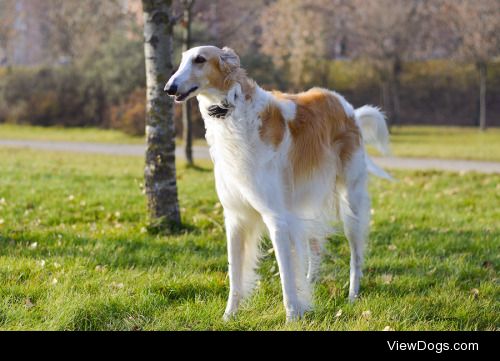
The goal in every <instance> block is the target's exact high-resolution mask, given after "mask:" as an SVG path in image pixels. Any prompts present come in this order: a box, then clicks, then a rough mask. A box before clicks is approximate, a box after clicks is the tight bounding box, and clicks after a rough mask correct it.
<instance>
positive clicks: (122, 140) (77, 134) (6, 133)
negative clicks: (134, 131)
mask: <svg viewBox="0 0 500 361" xmlns="http://www.w3.org/2000/svg"><path fill="white" fill-rule="evenodd" d="M0 139H22V140H53V141H64V142H92V143H118V144H144V138H143V137H133V136H130V135H127V134H125V133H123V132H121V131H119V130H113V129H100V128H93V127H86V128H80V127H76V128H63V127H39V126H32V125H15V124H0Z"/></svg>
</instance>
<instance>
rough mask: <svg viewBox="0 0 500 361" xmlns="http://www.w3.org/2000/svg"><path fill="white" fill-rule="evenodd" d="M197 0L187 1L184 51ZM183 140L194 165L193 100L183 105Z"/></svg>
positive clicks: (185, 3)
mask: <svg viewBox="0 0 500 361" xmlns="http://www.w3.org/2000/svg"><path fill="white" fill-rule="evenodd" d="M194 2H195V0H185V1H183V5H184V18H183V26H184V29H183V34H182V51H186V50H188V49H189V48H190V47H191V13H192V9H193V5H194ZM182 139H183V141H184V151H185V153H186V161H187V163H188V165H190V166H191V165H193V164H194V162H193V130H192V122H191V100H188V101H185V102H184V103H182Z"/></svg>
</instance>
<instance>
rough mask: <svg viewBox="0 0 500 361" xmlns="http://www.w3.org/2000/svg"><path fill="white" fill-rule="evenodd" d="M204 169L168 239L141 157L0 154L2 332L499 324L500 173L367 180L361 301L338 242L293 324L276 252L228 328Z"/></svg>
mask: <svg viewBox="0 0 500 361" xmlns="http://www.w3.org/2000/svg"><path fill="white" fill-rule="evenodd" d="M203 166H204V167H206V168H207V169H206V170H203V169H201V170H195V169H186V168H185V167H184V166H183V165H179V166H178V178H179V198H180V204H181V208H182V216H183V221H184V223H185V224H186V225H187V227H186V231H184V232H183V233H181V234H179V235H172V236H159V235H151V234H148V233H147V232H146V230H145V227H146V223H147V219H146V205H145V197H144V195H143V193H142V171H143V169H142V159H141V158H140V157H111V156H96V155H78V154H70V155H68V154H62V153H50V152H33V151H28V150H14V149H5V148H0V329H4V330H5V329H8V330H21V329H22V330H26V329H48V330H94V329H95V330H105V329H115V330H116V329H117V330H139V329H140V330H152V329H155V330H156V329H166V330H207V329H209V330H213V329H215V330H221V329H229V330H234V329H243V330H265V329H273V330H274V329H300V330H325V329H326V330H382V329H384V328H385V327H386V326H389V327H391V328H393V329H396V330H474V329H481V330H496V329H498V328H499V327H500V319H499V315H500V307H499V302H498V301H499V285H498V280H499V279H498V267H499V266H500V264H499V263H500V262H499V261H500V260H499V252H498V250H499V247H500V229H499V223H498V220H499V219H500V208H499V207H498V204H499V202H500V186H499V184H500V176H499V175H480V174H474V173H465V174H460V175H459V174H453V173H439V172H398V171H394V172H393V173H394V174H395V175H396V176H397V177H398V179H399V182H395V183H390V182H386V181H383V180H378V179H371V182H370V189H371V192H372V195H373V209H374V215H373V222H372V223H373V225H372V233H371V241H370V244H369V248H368V253H367V257H366V259H367V261H366V267H365V277H364V278H363V280H362V295H361V299H360V300H359V301H358V302H356V303H355V304H353V305H351V304H349V303H348V302H347V292H348V273H349V249H348V245H347V241H346V240H345V238H344V237H343V236H341V235H336V236H333V237H332V238H331V240H330V241H329V243H328V247H327V251H328V252H327V254H326V255H325V257H324V263H323V267H322V269H321V278H320V280H319V282H318V284H317V287H316V290H315V302H316V309H315V311H314V312H310V313H308V314H307V315H306V317H305V319H304V320H301V321H299V322H295V323H292V324H285V323H284V319H285V312H284V309H283V306H282V303H281V290H280V286H279V278H278V277H277V276H275V272H276V271H275V270H276V265H275V262H274V259H273V257H272V256H271V255H270V254H267V253H266V256H265V257H264V259H263V262H262V268H261V274H262V280H261V284H260V287H259V289H258V290H257V292H256V293H255V295H254V296H253V297H252V298H251V299H250V300H249V301H248V302H247V303H246V304H245V305H244V306H243V308H242V310H241V313H240V314H239V316H238V317H237V319H236V320H234V321H231V322H229V323H224V322H222V320H221V316H222V313H223V310H224V307H225V299H226V295H227V293H228V280H227V276H226V268H227V260H226V249H225V240H224V232H223V218H222V209H221V207H220V205H219V204H218V202H217V197H216V194H215V192H214V185H213V176H212V173H211V171H210V169H209V165H208V164H207V165H205V164H203ZM269 247H270V245H269V242H266V243H265V245H264V248H265V249H268V248H269ZM339 310H342V314H341V315H340V316H338V317H336V315H337V314H338V312H339ZM364 311H370V312H371V315H370V316H369V317H368V316H366V313H365V316H363V312H364Z"/></svg>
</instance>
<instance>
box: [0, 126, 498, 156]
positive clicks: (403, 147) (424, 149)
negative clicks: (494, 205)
mask: <svg viewBox="0 0 500 361" xmlns="http://www.w3.org/2000/svg"><path fill="white" fill-rule="evenodd" d="M0 139H27V140H53V141H78V142H95V143H123V144H143V143H144V138H143V137H132V136H129V135H127V134H125V133H123V132H120V131H118V130H111V129H98V128H58V127H34V126H19V125H12V124H0ZM176 142H177V144H179V145H180V144H181V143H182V142H181V141H180V140H179V139H177V140H176ZM194 144H195V145H206V142H205V140H204V139H195V140H194ZM391 148H392V151H393V155H395V156H399V157H422V158H449V159H475V160H484V161H500V129H498V128H491V129H488V131H487V132H480V131H479V130H478V129H477V128H465V127H462V128H460V127H429V126H426V127H423V126H422V127H421V126H408V127H406V126H405V127H393V129H392V134H391ZM371 153H373V154H375V155H377V152H372V151H371Z"/></svg>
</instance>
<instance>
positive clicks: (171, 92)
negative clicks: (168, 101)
mask: <svg viewBox="0 0 500 361" xmlns="http://www.w3.org/2000/svg"><path fill="white" fill-rule="evenodd" d="M163 90H164V91H166V92H167V94H168V95H175V94H177V85H176V84H175V83H174V84H172V85H170V86H169V85H168V84H167V85H165V88H164V89H163Z"/></svg>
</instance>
